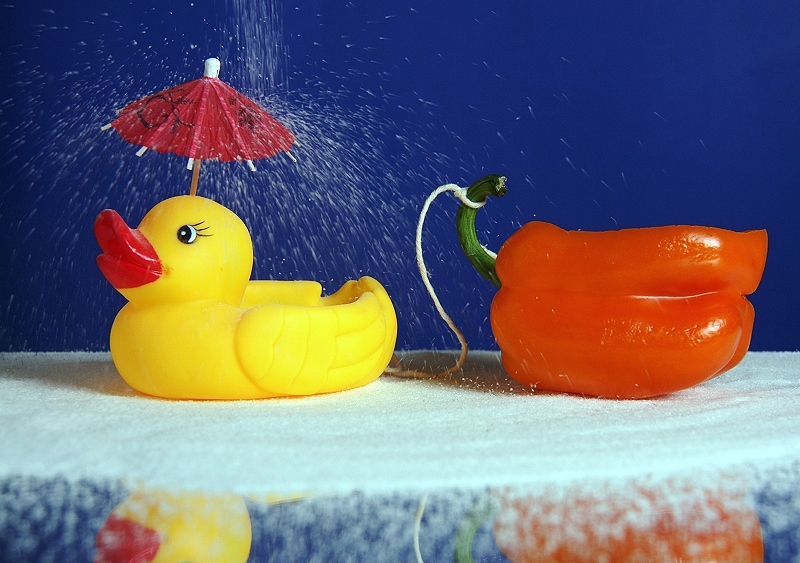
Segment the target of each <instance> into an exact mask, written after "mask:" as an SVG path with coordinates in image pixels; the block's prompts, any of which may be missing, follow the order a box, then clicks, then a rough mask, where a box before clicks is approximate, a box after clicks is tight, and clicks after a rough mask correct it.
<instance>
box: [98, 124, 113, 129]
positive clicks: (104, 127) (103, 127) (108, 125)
mask: <svg viewBox="0 0 800 563" xmlns="http://www.w3.org/2000/svg"><path fill="white" fill-rule="evenodd" d="M109 129H111V124H110V123H106V124H105V125H103V126H102V127H101V128H100V131H108V130H109Z"/></svg>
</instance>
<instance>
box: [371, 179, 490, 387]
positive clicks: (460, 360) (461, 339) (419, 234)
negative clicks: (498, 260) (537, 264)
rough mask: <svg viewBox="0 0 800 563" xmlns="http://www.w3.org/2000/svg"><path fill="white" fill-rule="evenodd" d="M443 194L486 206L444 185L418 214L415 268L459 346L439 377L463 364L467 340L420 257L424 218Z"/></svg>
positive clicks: (392, 371) (476, 206)
mask: <svg viewBox="0 0 800 563" xmlns="http://www.w3.org/2000/svg"><path fill="white" fill-rule="evenodd" d="M444 192H453V194H454V195H455V196H456V197H457V198H458V199H459V201H461V203H463V204H464V205H466V206H467V207H471V208H472V209H480V208H481V207H483V206H484V205H486V201H485V200H484V201H481V202H475V201H472V200H471V199H469V198H468V197H467V189H466V188H460V187H458V186H456V185H455V184H445V185H443V186H439V187H438V188H436V189H435V190H434V191H433V192H432V193H431V195H429V196H428V199H426V200H425V204H424V205H423V206H422V211H421V212H420V214H419V221H418V222H417V234H416V238H415V246H416V254H417V268H418V269H419V274H420V276H422V283H423V284H424V285H425V289H427V290H428V294H429V295H430V296H431V299H432V300H433V304H434V306H435V307H436V310H437V311H438V312H439V316H440V317H442V320H443V321H444V322H445V323H447V326H448V327H450V330H451V331H452V332H453V334H455V335H456V338H457V339H458V342H459V344H460V345H461V355H460V356H459V358H458V362H457V363H456V365H455V367H453V368H451V369H450V370H448V371H447V372H445V373H444V374H441V375H449V374H451V373H453V372H454V371H456V370H458V369H459V368H460V367H461V366H462V365H463V363H464V360H465V359H466V356H467V348H468V346H467V339H466V338H465V337H464V333H463V332H461V330H459V328H458V327H457V326H456V324H455V323H454V322H453V319H452V318H450V315H448V314H447V312H446V311H445V310H444V307H443V306H442V303H441V302H440V301H439V297H438V296H437V295H436V291H435V290H434V289H433V285H431V282H430V274H429V273H428V269H427V268H426V267H425V260H424V258H423V256H422V228H423V226H424V224H425V217H426V216H427V215H428V210H429V209H430V206H431V204H432V203H433V200H435V199H436V198H437V197H439V195H441V194H443V193H444ZM487 252H489V253H490V254H492V255H493V256H497V255H496V254H494V252H490V251H487ZM402 371H403V370H400V369H397V368H387V369H386V373H387V374H390V375H391V374H397V373H402Z"/></svg>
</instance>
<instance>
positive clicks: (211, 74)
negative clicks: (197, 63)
mask: <svg viewBox="0 0 800 563" xmlns="http://www.w3.org/2000/svg"><path fill="white" fill-rule="evenodd" d="M219 67H220V62H219V59H214V58H211V59H206V70H205V72H204V73H203V75H204V76H207V77H208V78H218V77H219Z"/></svg>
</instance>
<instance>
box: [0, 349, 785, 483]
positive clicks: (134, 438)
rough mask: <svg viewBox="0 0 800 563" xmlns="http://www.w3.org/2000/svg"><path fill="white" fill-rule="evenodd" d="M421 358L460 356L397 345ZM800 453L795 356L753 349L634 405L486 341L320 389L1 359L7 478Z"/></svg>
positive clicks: (732, 462)
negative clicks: (242, 386) (441, 372)
mask: <svg viewBox="0 0 800 563" xmlns="http://www.w3.org/2000/svg"><path fill="white" fill-rule="evenodd" d="M409 359H410V360H411V367H414V368H417V369H441V368H442V367H446V366H448V365H452V363H453V362H454V359H455V353H445V354H433V353H422V352H420V353H413V354H408V353H407V354H405V355H404V360H406V361H409ZM798 459H800V353H788V352H786V353H784V352H759V353H749V354H748V355H747V357H746V358H745V359H744V361H743V362H742V364H740V365H739V366H738V367H737V368H735V369H734V370H732V371H730V372H728V373H726V374H724V375H722V376H720V377H718V378H716V379H714V380H712V381H709V382H707V383H705V384H703V385H699V386H697V387H695V388H692V389H689V390H686V391H683V392H680V393H675V394H672V395H668V396H665V397H661V398H658V399H654V400H643V401H616V400H599V399H584V398H580V397H574V396H567V395H548V394H543V393H532V392H530V391H528V390H525V389H522V388H521V387H520V386H518V385H516V384H515V383H514V382H512V381H511V380H509V379H508V378H507V377H506V376H505V375H504V373H503V371H502V368H501V367H500V364H499V359H498V355H497V354H496V353H493V352H472V353H471V354H470V357H469V360H468V362H467V365H466V367H465V370H464V372H463V373H462V374H459V375H456V376H453V377H452V378H451V379H450V380H448V381H445V382H442V381H422V380H408V379H401V378H392V377H382V378H381V379H379V380H378V381H376V382H375V383H372V384H370V385H368V386H366V387H363V388H360V389H356V390H353V391H348V392H344V393H338V394H333V395H326V396H314V397H308V398H299V399H268V400H262V401H239V402H199V401H167V400H161V399H154V398H151V397H147V396H144V395H141V394H138V393H137V392H135V391H133V390H131V389H130V388H129V387H128V386H127V385H126V384H125V383H124V382H123V381H122V380H121V379H120V377H119V376H118V374H117V373H116V370H115V369H114V366H113V364H112V363H111V362H110V359H109V357H108V355H106V354H63V353H53V354H21V353H18V354H5V355H2V356H0V477H4V476H7V475H15V474H16V475H20V474H21V475H32V476H41V477H50V476H58V475H63V476H66V477H67V478H70V479H77V478H89V479H103V478H112V479H114V478H123V479H125V480H127V481H129V482H131V483H138V482H142V483H146V484H148V485H149V486H164V487H170V488H181V489H202V490H208V491H220V490H224V491H232V492H240V493H243V494H248V493H249V494H266V493H316V494H328V493H337V492H346V491H351V490H354V489H359V490H364V491H375V492H378V491H392V490H403V489H406V490H432V489H437V488H440V487H484V486H502V485H525V484H535V483H541V482H553V483H557V482H564V481H568V480H569V481H572V480H581V479H587V478H603V479H607V478H616V477H620V478H625V477H630V476H658V475H661V474H672V473H683V474H686V473H689V474H691V473H692V472H695V471H704V470H719V469H722V470H727V469H736V468H739V467H748V466H751V467H755V468H760V467H765V468H766V467H770V466H772V465H778V464H785V463H786V462H791V460H798Z"/></svg>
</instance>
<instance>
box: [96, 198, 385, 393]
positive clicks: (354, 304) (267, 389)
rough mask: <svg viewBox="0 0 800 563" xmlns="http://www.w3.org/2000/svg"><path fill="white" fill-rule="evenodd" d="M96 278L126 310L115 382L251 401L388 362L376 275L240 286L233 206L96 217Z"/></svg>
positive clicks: (198, 202) (357, 381) (114, 336)
mask: <svg viewBox="0 0 800 563" xmlns="http://www.w3.org/2000/svg"><path fill="white" fill-rule="evenodd" d="M95 236H96V237H97V241H98V243H99V244H100V247H101V248H102V250H103V254H101V255H100V256H98V258H97V262H98V265H99V267H100V270H101V272H102V273H103V275H104V276H105V277H106V278H107V279H108V281H109V282H111V284H112V285H113V286H114V287H115V288H116V289H117V290H118V291H119V292H120V293H122V295H124V296H125V297H126V298H127V299H128V301H129V303H128V304H127V305H125V307H123V308H122V310H121V311H120V312H119V314H118V315H117V318H116V320H115V321H114V325H113V327H112V329H111V355H112V357H113V359H114V363H115V365H116V366H117V369H118V370H119V372H120V374H121V375H122V377H123V378H124V379H125V381H126V382H127V383H128V384H129V385H130V386H131V387H133V388H135V389H137V390H139V391H141V392H143V393H147V394H150V395H156V396H160V397H167V398H187V399H252V398H263V397H275V396H285V395H311V394H314V393H328V392H333V391H341V390H343V389H349V388H353V387H359V386H361V385H365V384H367V383H370V382H371V381H374V380H375V379H376V378H377V377H378V376H380V374H381V373H382V372H383V370H384V369H385V368H386V366H387V365H388V363H389V360H390V359H391V356H392V352H393V350H394V344H395V340H396V336H397V320H396V317H395V312H394V307H393V306H392V303H391V301H390V299H389V296H388V295H387V293H386V291H385V290H384V288H383V286H381V285H380V284H379V283H378V282H377V281H376V280H374V279H372V278H369V277H363V278H361V279H360V280H358V281H357V282H356V281H349V282H347V283H346V284H345V285H344V286H342V288H341V289H340V290H339V291H337V292H336V293H335V294H333V295H330V296H327V297H321V293H322V287H321V286H320V284H318V283H317V282H310V281H248V278H249V276H250V271H251V268H252V264H253V248H252V243H251V240H250V234H249V232H248V231H247V228H246V227H245V225H244V223H243V222H242V221H241V219H239V217H237V216H236V215H235V214H234V213H233V212H232V211H230V210H228V209H227V208H225V207H223V206H222V205H220V204H218V203H215V202H213V201H211V200H209V199H205V198H202V197H198V196H180V197H175V198H171V199H168V200H166V201H163V202H161V203H159V204H158V205H156V206H155V207H154V208H153V209H151V210H150V212H148V213H147V215H146V216H145V217H144V219H142V222H141V224H140V225H139V227H138V229H130V228H129V227H128V226H127V225H126V224H125V222H124V221H123V220H122V218H121V217H120V216H119V214H117V213H116V212H115V211H112V210H105V211H103V212H102V213H100V215H99V216H98V218H97V221H96V222H95Z"/></svg>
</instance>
